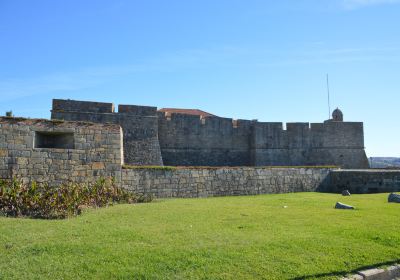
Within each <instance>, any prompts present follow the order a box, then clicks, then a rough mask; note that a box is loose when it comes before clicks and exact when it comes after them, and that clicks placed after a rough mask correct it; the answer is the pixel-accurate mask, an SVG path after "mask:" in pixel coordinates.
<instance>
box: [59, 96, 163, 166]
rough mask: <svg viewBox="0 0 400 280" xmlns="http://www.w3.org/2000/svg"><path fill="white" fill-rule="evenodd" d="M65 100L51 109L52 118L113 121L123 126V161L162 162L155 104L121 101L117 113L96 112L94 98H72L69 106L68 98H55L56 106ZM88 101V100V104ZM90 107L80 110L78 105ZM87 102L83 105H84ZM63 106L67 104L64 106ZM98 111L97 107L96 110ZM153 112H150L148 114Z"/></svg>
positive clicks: (157, 163)
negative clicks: (84, 100)
mask: <svg viewBox="0 0 400 280" xmlns="http://www.w3.org/2000/svg"><path fill="white" fill-rule="evenodd" d="M64 102H65V103H66V106H64V110H58V109H54V107H53V110H52V113H51V118H52V119H59V120H68V121H88V122H93V123H113V124H118V125H120V126H121V127H122V129H123V131H124V133H123V135H124V161H125V163H126V164H131V165H162V164H163V162H162V158H161V151H160V146H159V141H158V121H157V116H156V115H155V113H156V110H155V107H148V106H130V105H120V106H119V107H118V109H119V110H120V111H121V112H119V113H104V112H96V110H95V109H94V108H93V107H95V106H96V104H97V102H82V103H83V105H80V104H79V103H80V101H74V102H75V104H76V107H71V108H70V107H68V104H70V103H71V101H70V100H55V101H54V102H53V106H54V103H56V104H57V105H56V106H55V108H61V105H62V104H63V103H64ZM88 103H90V104H88ZM89 105H90V106H92V108H91V109H89V110H90V111H81V110H77V108H84V109H87V107H88V106H89ZM85 106H86V107H85ZM66 108H70V109H69V110H67V109H66ZM99 111H100V110H99ZM151 114H152V115H151Z"/></svg>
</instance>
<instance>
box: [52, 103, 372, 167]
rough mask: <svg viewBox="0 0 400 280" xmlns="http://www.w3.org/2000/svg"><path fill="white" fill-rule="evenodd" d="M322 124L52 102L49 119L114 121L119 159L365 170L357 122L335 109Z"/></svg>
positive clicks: (135, 162) (146, 162)
mask: <svg viewBox="0 0 400 280" xmlns="http://www.w3.org/2000/svg"><path fill="white" fill-rule="evenodd" d="M334 113H335V114H334V116H333V118H332V119H331V120H328V121H325V122H323V123H311V124H309V123H287V124H286V129H284V128H283V124H282V123H274V122H258V121H250V120H233V119H230V118H221V117H216V116H212V115H208V116H196V115H189V114H182V113H172V114H167V113H166V112H162V111H157V108H156V107H148V106H135V105H119V106H118V112H115V110H114V105H113V104H112V103H100V102H86V101H74V100H59V99H55V100H53V108H52V114H51V117H52V119H62V120H68V121H90V122H96V123H114V124H118V125H120V126H121V127H122V129H123V132H124V155H125V162H126V163H127V164H131V165H162V164H164V165H172V166H317V165H323V166H326V165H330V166H340V167H342V168H368V167H369V164H368V160H367V157H366V155H365V151H364V132H363V123H362V122H344V121H343V114H342V113H341V112H340V110H335V112H334Z"/></svg>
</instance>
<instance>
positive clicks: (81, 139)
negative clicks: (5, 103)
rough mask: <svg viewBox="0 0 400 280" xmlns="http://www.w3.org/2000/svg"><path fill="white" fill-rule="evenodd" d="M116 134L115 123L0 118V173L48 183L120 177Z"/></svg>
mask: <svg viewBox="0 0 400 280" xmlns="http://www.w3.org/2000/svg"><path fill="white" fill-rule="evenodd" d="M121 133H122V132H121V128H120V127H119V126H116V125H99V124H91V123H71V122H60V121H48V120H35V119H20V118H0V178H1V179H13V178H18V179H20V180H22V181H23V182H30V181H31V180H34V181H36V182H44V183H48V184H50V185H57V184H60V183H64V182H68V181H69V180H73V181H74V182H93V181H95V180H97V179H99V178H100V177H114V178H115V179H116V181H117V182H120V180H121V163H122V139H121V137H122V135H121ZM66 139H68V140H66ZM45 146H46V147H47V148H45ZM49 147H50V148H49Z"/></svg>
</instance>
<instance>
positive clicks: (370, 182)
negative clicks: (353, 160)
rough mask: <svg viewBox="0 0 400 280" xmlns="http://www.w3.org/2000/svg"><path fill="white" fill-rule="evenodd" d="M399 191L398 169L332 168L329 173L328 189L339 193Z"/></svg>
mask: <svg viewBox="0 0 400 280" xmlns="http://www.w3.org/2000/svg"><path fill="white" fill-rule="evenodd" d="M342 190H349V191H350V193H384V192H400V170H379V169H369V170H368V169H365V170H332V171H331V172H330V174H329V191H330V192H334V193H340V192H341V191H342Z"/></svg>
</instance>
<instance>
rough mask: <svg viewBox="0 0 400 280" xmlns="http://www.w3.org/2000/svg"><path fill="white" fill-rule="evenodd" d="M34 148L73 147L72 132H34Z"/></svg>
mask: <svg viewBox="0 0 400 280" xmlns="http://www.w3.org/2000/svg"><path fill="white" fill-rule="evenodd" d="M34 147H35V148H50V149H74V148H75V145H74V134H73V133H72V132H48V131H46V132H40V131H36V132H35V145H34Z"/></svg>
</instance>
